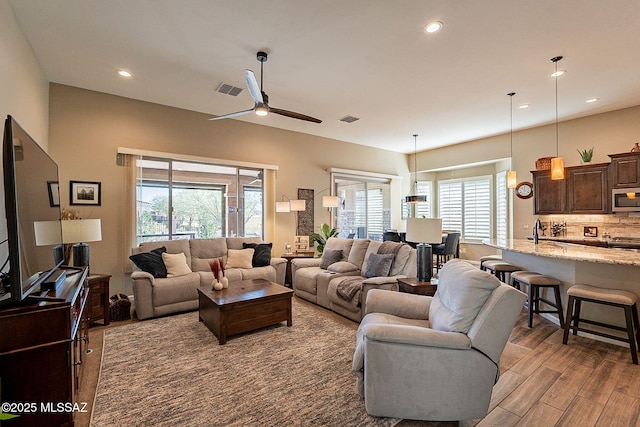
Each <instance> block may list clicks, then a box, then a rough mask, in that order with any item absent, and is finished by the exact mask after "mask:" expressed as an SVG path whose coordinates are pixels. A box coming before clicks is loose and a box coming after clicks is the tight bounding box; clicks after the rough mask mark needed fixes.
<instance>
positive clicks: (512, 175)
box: [507, 92, 518, 188]
mask: <svg viewBox="0 0 640 427" xmlns="http://www.w3.org/2000/svg"><path fill="white" fill-rule="evenodd" d="M515 94H516V93H515V92H509V93H508V94H507V95H508V96H509V113H510V118H511V135H510V138H511V166H513V95H515ZM517 183H518V177H517V176H516V171H514V170H509V172H507V188H516V185H517Z"/></svg>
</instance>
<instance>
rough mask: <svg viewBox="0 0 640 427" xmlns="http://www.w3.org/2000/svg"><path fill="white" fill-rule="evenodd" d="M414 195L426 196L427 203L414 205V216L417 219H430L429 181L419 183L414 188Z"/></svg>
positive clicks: (430, 190)
mask: <svg viewBox="0 0 640 427" xmlns="http://www.w3.org/2000/svg"><path fill="white" fill-rule="evenodd" d="M416 194H418V195H420V196H422V195H424V196H427V201H426V202H424V203H418V204H417V205H416V216H417V217H418V218H422V217H424V218H431V216H432V215H431V199H432V183H431V181H419V182H418V186H417V187H416Z"/></svg>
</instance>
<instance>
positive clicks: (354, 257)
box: [291, 237, 416, 322]
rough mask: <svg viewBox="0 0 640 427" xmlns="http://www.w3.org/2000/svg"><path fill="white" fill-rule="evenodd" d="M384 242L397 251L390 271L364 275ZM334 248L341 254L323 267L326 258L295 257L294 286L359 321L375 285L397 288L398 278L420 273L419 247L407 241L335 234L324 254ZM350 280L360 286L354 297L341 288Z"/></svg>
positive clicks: (302, 294) (303, 294)
mask: <svg viewBox="0 0 640 427" xmlns="http://www.w3.org/2000/svg"><path fill="white" fill-rule="evenodd" d="M383 244H384V245H385V246H384V248H391V249H392V250H395V251H396V252H395V254H394V257H393V262H392V264H391V267H390V270H389V272H388V274H385V275H383V276H374V277H364V276H366V275H367V274H366V272H367V271H368V269H369V267H370V266H369V264H370V262H369V260H370V259H371V258H370V256H371V254H378V253H379V251H380V250H381V247H382V245H383ZM332 251H342V252H341V257H340V259H339V260H338V261H337V262H335V263H333V264H331V265H328V266H326V268H322V267H321V263H322V258H295V259H293V260H292V262H291V277H292V281H293V290H294V292H295V294H296V296H298V297H300V298H303V299H306V300H307V301H311V302H313V303H315V304H318V305H320V306H322V307H325V308H328V309H329V310H332V311H334V312H336V313H338V314H341V315H342V316H344V317H346V318H349V319H351V320H355V321H356V322H359V321H360V319H362V316H363V315H364V307H363V306H364V304H362V302H363V301H365V300H366V296H367V293H368V292H369V291H370V290H371V289H387V290H393V291H397V290H398V282H397V279H398V278H405V277H415V276H416V251H415V249H413V248H411V247H410V246H409V245H407V244H402V243H395V242H379V241H375V240H369V239H343V238H335V237H332V238H330V239H328V240H327V244H326V245H325V247H324V253H323V257H324V256H326V255H327V254H329V253H331V252H332ZM383 252H385V251H384V250H383ZM347 282H349V283H347ZM346 284H349V285H352V286H355V287H356V288H357V289H356V291H355V295H354V296H353V298H351V299H346V298H345V297H344V295H343V294H344V292H342V293H341V292H339V288H340V287H341V286H344V285H346Z"/></svg>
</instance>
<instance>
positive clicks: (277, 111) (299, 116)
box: [269, 107, 322, 123]
mask: <svg viewBox="0 0 640 427" xmlns="http://www.w3.org/2000/svg"><path fill="white" fill-rule="evenodd" d="M269 112H270V113H274V114H280V115H281V116H286V117H291V118H293V119H299V120H306V121H308V122H313V123H322V120H320V119H316V118H315V117H311V116H307V115H304V114H300V113H294V112H293V111H287V110H281V109H280V108H273V107H269Z"/></svg>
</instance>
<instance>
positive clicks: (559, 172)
mask: <svg viewBox="0 0 640 427" xmlns="http://www.w3.org/2000/svg"><path fill="white" fill-rule="evenodd" d="M561 59H562V56H556V57H555V58H551V62H553V63H554V64H555V66H556V67H555V68H556V71H555V73H553V76H554V78H555V79H556V156H555V157H554V158H552V159H551V179H564V159H563V158H562V157H560V155H559V151H560V150H559V149H558V147H559V142H558V141H559V138H558V77H559V75H558V61H560V60H561Z"/></svg>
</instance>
